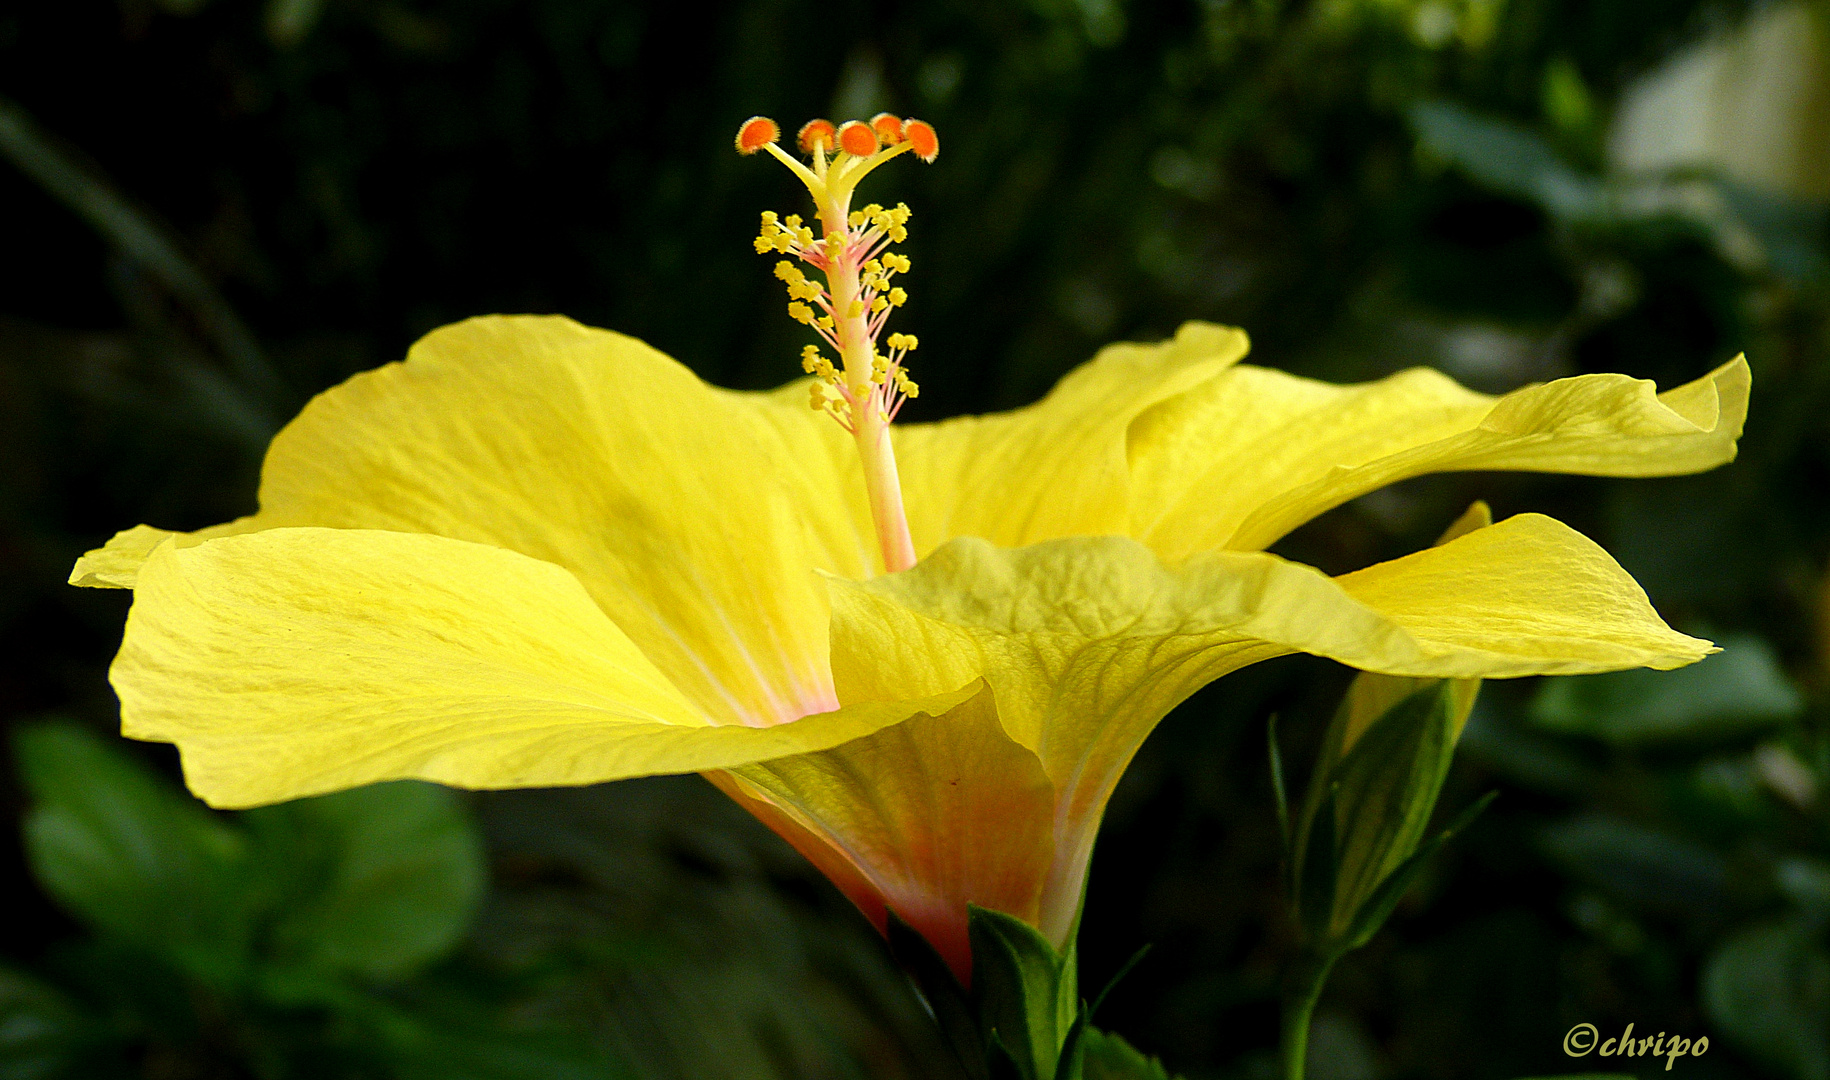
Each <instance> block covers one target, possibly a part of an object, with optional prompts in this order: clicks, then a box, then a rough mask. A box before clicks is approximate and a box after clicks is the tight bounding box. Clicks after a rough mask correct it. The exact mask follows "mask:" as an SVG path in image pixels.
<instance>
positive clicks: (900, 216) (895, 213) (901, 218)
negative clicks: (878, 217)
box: [890, 202, 915, 225]
mask: <svg viewBox="0 0 1830 1080" xmlns="http://www.w3.org/2000/svg"><path fill="white" fill-rule="evenodd" d="M890 216H891V217H893V218H895V220H896V224H898V225H907V224H908V223H909V219H910V218H912V217H914V216H915V211H913V210H910V209H909V204H908V203H901V202H899V203H897V204H896V209H894V210H891V211H890Z"/></svg>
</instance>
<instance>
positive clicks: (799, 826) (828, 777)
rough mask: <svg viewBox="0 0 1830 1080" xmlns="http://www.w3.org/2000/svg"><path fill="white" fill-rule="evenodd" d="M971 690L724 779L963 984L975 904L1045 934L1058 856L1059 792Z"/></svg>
mask: <svg viewBox="0 0 1830 1080" xmlns="http://www.w3.org/2000/svg"><path fill="white" fill-rule="evenodd" d="M973 685H974V686H975V687H977V688H978V693H976V694H975V695H974V696H973V697H972V698H971V699H969V700H967V701H965V702H963V703H961V704H960V705H958V706H957V707H955V708H954V709H953V710H952V711H950V712H948V713H946V714H945V715H943V716H916V717H913V718H912V719H909V720H907V721H904V722H903V723H900V724H897V725H895V726H894V727H889V728H885V729H883V730H881V731H879V732H877V733H876V734H873V735H867V736H865V737H863V738H861V739H855V740H853V741H851V742H848V743H845V744H844V745H842V746H837V747H834V748H833V749H831V750H824V751H821V752H819V753H814V754H797V755H795V756H793V757H784V758H777V759H775V760H773V761H766V762H762V763H760V764H756V765H746V766H743V767H741V768H738V769H733V770H731V772H730V773H729V774H728V777H727V778H720V786H722V787H724V788H725V789H726V790H727V791H730V792H731V794H732V795H733V796H735V797H736V798H737V800H738V801H739V802H740V803H743V804H744V805H745V806H747V807H749V808H750V809H751V810H752V811H753V812H756V813H757V814H758V816H759V817H761V818H762V819H763V820H764V821H765V822H766V823H768V824H769V825H770V826H771V827H773V828H774V829H775V830H776V831H777V832H779V833H781V834H782V835H783V837H784V838H786V839H787V840H788V841H789V843H791V844H793V845H794V846H795V847H796V848H798V849H799V850H801V851H802V852H803V853H805V854H806V855H807V857H808V858H809V860H811V861H812V862H813V863H814V864H815V865H816V866H819V867H820V868H821V869H823V870H825V871H826V872H827V874H828V876H829V877H831V878H832V879H833V880H834V881H835V882H837V883H839V884H840V885H841V887H842V888H845V889H846V891H847V893H848V894H850V895H851V897H852V899H853V900H854V901H855V902H857V904H858V906H859V907H860V908H862V909H863V910H864V912H865V914H866V915H868V916H869V917H870V918H871V920H872V921H873V922H875V923H876V924H877V927H878V929H880V930H881V929H883V928H884V924H885V914H884V906H885V904H886V903H887V904H888V905H889V906H890V907H891V908H894V909H895V911H896V913H897V914H898V915H899V916H901V918H902V919H903V921H905V922H907V923H908V924H909V925H910V926H912V927H914V928H915V929H916V930H918V931H920V932H921V934H922V936H923V937H925V938H927V939H928V941H929V942H931V943H932V944H933V945H934V947H935V948H936V949H937V950H938V951H939V952H940V954H941V956H942V957H943V958H945V959H946V960H947V961H948V963H949V964H951V965H952V967H953V969H954V972H955V974H957V975H958V976H959V977H960V978H961V980H962V981H965V980H967V979H969V978H970V976H971V971H972V967H971V948H970V946H969V945H968V944H967V940H966V905H967V904H977V905H979V906H980V907H986V908H993V909H996V910H998V911H1003V912H1008V913H1009V914H1012V915H1015V916H1017V917H1018V918H1021V919H1024V920H1026V921H1028V922H1030V923H1032V924H1033V923H1035V922H1036V921H1037V920H1038V918H1039V915H1040V905H1041V898H1042V889H1043V886H1044V883H1045V882H1046V880H1047V878H1048V873H1049V867H1050V864H1051V862H1052V857H1053V854H1054V837H1053V834H1054V813H1055V789H1054V785H1053V784H1051V783H1049V779H1048V777H1047V776H1046V775H1044V773H1043V771H1042V763H1041V762H1040V761H1038V760H1037V759H1036V755H1035V754H1034V753H1032V752H1031V751H1030V750H1028V749H1026V748H1025V747H1023V746H1020V745H1018V744H1017V743H1016V742H1014V741H1012V740H1011V739H1010V738H1009V736H1007V735H1006V734H1005V733H1004V729H1003V728H1002V727H1001V726H1000V725H999V723H998V715H997V709H996V707H995V704H994V701H993V696H992V693H991V691H990V690H989V689H988V688H985V687H984V684H983V683H982V682H975V683H974V684H973ZM759 803H760V804H763V805H762V806H760V807H759V806H758V805H757V804H759ZM770 811H773V812H770Z"/></svg>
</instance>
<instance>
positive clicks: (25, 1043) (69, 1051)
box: [0, 968, 102, 1080]
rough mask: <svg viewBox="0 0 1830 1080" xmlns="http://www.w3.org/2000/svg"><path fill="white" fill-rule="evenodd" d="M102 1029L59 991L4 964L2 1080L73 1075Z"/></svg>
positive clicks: (0, 989)
mask: <svg viewBox="0 0 1830 1080" xmlns="http://www.w3.org/2000/svg"><path fill="white" fill-rule="evenodd" d="M99 1029H100V1025H98V1024H97V1023H96V1022H95V1021H94V1020H92V1019H90V1018H89V1017H86V1016H84V1015H83V1014H82V1013H81V1012H80V1011H79V1010H78V1009H77V1007H76V1006H75V1004H73V1003H72V1002H71V1001H70V1000H69V999H68V998H66V997H65V996H64V995H63V994H62V993H61V992H59V991H58V990H56V989H54V988H52V987H50V986H46V985H45V984H44V983H41V982H39V981H38V980H36V979H34V978H32V977H30V976H28V975H24V974H22V973H20V972H17V971H11V970H8V969H6V968H0V1080H51V1078H53V1077H62V1076H67V1075H71V1070H72V1068H73V1067H74V1066H75V1065H76V1064H77V1063H78V1062H79V1061H80V1059H81V1058H82V1057H83V1056H84V1054H85V1053H86V1051H88V1050H89V1048H90V1047H91V1046H92V1045H93V1044H94V1043H95V1042H96V1041H97V1040H98V1038H99V1036H100V1035H101V1034H102V1033H101V1031H100V1030H99Z"/></svg>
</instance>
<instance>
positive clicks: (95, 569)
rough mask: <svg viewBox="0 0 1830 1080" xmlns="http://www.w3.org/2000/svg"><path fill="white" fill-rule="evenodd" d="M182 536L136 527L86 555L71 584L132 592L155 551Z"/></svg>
mask: <svg viewBox="0 0 1830 1080" xmlns="http://www.w3.org/2000/svg"><path fill="white" fill-rule="evenodd" d="M177 535H179V534H178V533H174V532H168V531H166V530H165V529H155V528H153V527H152V526H151V525H135V526H134V527H133V528H131V529H122V530H121V531H120V532H118V533H115V534H114V535H113V536H111V537H109V538H108V543H106V544H104V545H103V546H101V547H99V548H96V549H95V550H94V551H89V552H85V553H84V554H83V557H82V558H80V559H78V560H76V566H75V568H73V569H72V570H71V571H70V584H72V585H80V586H82V587H83V588H86V589H131V588H133V583H134V581H135V579H137V578H138V577H139V574H140V567H141V566H142V565H144V564H145V562H146V560H147V558H148V557H150V556H151V555H152V553H153V549H154V548H156V547H158V546H159V545H160V544H163V543H164V542H165V541H166V540H168V539H170V538H171V537H173V536H177Z"/></svg>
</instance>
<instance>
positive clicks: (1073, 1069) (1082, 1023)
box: [1054, 1001, 1092, 1080]
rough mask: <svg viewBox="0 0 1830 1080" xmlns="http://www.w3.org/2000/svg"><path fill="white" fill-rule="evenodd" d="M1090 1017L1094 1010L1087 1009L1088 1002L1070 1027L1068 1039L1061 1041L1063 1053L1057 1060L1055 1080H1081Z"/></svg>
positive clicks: (1082, 1003) (1081, 1008) (1083, 1005)
mask: <svg viewBox="0 0 1830 1080" xmlns="http://www.w3.org/2000/svg"><path fill="white" fill-rule="evenodd" d="M1090 1015H1092V1010H1091V1009H1089V1008H1087V1004H1086V1002H1084V1001H1083V1002H1081V1003H1080V1012H1079V1013H1078V1014H1077V1015H1076V1016H1075V1017H1074V1022H1073V1024H1071V1025H1069V1027H1068V1031H1067V1038H1065V1039H1062V1040H1061V1051H1060V1053H1059V1054H1058V1055H1057V1056H1056V1058H1055V1077H1054V1080H1081V1059H1082V1058H1083V1057H1084V1056H1085V1048H1084V1046H1083V1039H1084V1037H1085V1035H1086V1031H1087V1028H1088V1027H1089V1026H1090V1025H1088V1023H1087V1017H1088V1016H1090Z"/></svg>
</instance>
